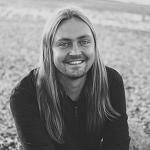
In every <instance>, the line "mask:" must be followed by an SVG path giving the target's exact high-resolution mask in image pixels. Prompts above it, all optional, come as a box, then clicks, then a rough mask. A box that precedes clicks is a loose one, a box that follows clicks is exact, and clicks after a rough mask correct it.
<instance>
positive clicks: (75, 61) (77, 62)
mask: <svg viewBox="0 0 150 150" xmlns="http://www.w3.org/2000/svg"><path fill="white" fill-rule="evenodd" d="M83 62H84V60H74V61H70V62H66V63H67V64H69V65H79V64H82V63H83Z"/></svg>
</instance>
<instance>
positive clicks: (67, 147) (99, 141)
mask: <svg viewBox="0 0 150 150" xmlns="http://www.w3.org/2000/svg"><path fill="white" fill-rule="evenodd" d="M106 70H107V76H108V84H109V91H110V102H111V105H112V106H113V108H114V109H115V110H116V111H117V112H119V113H120V114H121V117H119V118H118V119H114V120H109V119H107V120H106V122H105V124H104V128H103V130H102V131H101V132H100V133H93V134H88V133H86V132H85V124H84V123H83V122H84V118H85V115H86V112H85V108H84V107H85V105H84V102H85V99H84V96H81V98H80V99H79V100H78V101H76V102H74V101H72V100H71V99H70V98H69V97H67V96H66V98H65V99H63V100H62V101H63V103H62V107H63V110H64V122H65V125H66V127H67V131H68V135H69V136H68V139H67V141H66V142H65V143H64V144H59V143H56V142H55V141H54V140H52V138H51V137H50V136H49V134H48V132H47V130H46V128H45V126H44V124H43V121H42V119H41V117H40V113H39V108H38V103H37V96H36V88H35V77H34V74H33V71H34V70H32V71H31V72H30V73H29V74H28V75H27V76H25V77H24V78H23V79H22V80H21V81H20V82H19V84H17V86H16V87H15V88H14V89H13V92H12V94H11V97H10V108H11V111H12V114H13V117H14V120H15V125H16V128H17V132H18V136H19V138H20V140H21V143H22V145H23V146H24V148H25V150H129V142H130V137H129V131H128V123H127V118H128V117H127V114H126V102H125V91H124V85H123V80H122V77H121V75H120V74H119V73H118V72H117V71H116V70H114V69H112V68H110V67H106Z"/></svg>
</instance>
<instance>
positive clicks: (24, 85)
mask: <svg viewBox="0 0 150 150" xmlns="http://www.w3.org/2000/svg"><path fill="white" fill-rule="evenodd" d="M36 70H37V68H36V69H33V70H31V71H30V72H29V73H28V74H26V75H25V76H24V77H23V78H22V79H21V80H20V81H19V82H18V83H17V84H16V86H15V87H14V88H13V89H12V91H11V94H10V103H17V102H18V101H19V103H24V102H29V101H30V98H33V97H35V93H36V86H35V71H36Z"/></svg>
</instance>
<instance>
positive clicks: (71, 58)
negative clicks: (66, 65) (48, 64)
mask: <svg viewBox="0 0 150 150" xmlns="http://www.w3.org/2000/svg"><path fill="white" fill-rule="evenodd" d="M87 59H88V57H87V56H85V55H84V54H80V55H69V54H67V55H66V57H65V58H64V62H70V61H74V60H76V61H77V60H83V61H84V60H87Z"/></svg>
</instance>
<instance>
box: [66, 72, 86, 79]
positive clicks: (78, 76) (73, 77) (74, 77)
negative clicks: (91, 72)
mask: <svg viewBox="0 0 150 150" xmlns="http://www.w3.org/2000/svg"><path fill="white" fill-rule="evenodd" d="M66 76H67V77H68V78H70V79H72V80H76V79H80V78H83V77H84V76H86V73H83V74H80V75H66Z"/></svg>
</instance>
